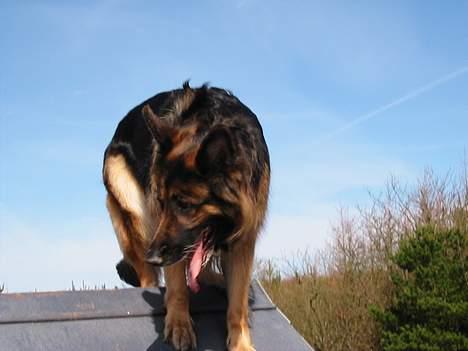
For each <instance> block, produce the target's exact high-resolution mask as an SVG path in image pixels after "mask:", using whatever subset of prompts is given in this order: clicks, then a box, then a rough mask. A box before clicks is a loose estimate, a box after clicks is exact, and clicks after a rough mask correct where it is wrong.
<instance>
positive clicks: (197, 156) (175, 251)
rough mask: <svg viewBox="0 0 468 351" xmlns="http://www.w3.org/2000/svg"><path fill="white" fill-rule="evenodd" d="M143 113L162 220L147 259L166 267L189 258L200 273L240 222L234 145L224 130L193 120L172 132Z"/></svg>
mask: <svg viewBox="0 0 468 351" xmlns="http://www.w3.org/2000/svg"><path fill="white" fill-rule="evenodd" d="M142 113H143V116H144V118H145V121H146V123H147V125H148V128H149V130H150V131H151V133H152V135H153V137H154V138H155V140H156V142H157V144H158V146H159V151H158V155H157V157H155V164H154V167H153V171H152V174H151V177H152V182H153V189H154V193H153V194H151V196H152V197H153V200H154V201H157V202H158V207H159V208H160V216H159V218H158V219H157V221H158V223H157V226H156V229H155V233H154V236H153V240H152V242H151V245H150V248H149V250H148V252H147V261H148V262H150V263H152V264H155V265H169V264H173V263H175V262H177V261H179V260H181V259H182V258H189V259H190V262H191V264H190V268H191V269H195V270H199V269H201V267H202V265H203V262H205V261H207V259H208V258H209V256H210V255H211V253H212V252H213V250H214V249H215V248H217V247H220V246H222V245H224V243H225V242H226V241H227V240H228V239H229V236H230V235H231V234H232V233H233V231H235V228H236V222H237V221H238V218H239V205H238V204H237V199H238V196H237V194H236V193H235V192H236V189H233V184H234V183H233V182H235V178H236V176H237V177H240V175H239V174H238V173H239V172H238V171H236V169H235V145H234V143H233V141H232V138H231V135H230V133H229V131H228V130H227V129H226V128H225V127H222V126H219V127H215V128H210V129H209V130H208V131H204V129H203V128H202V126H199V125H197V124H196V123H195V122H193V123H188V124H187V125H185V126H183V127H179V128H174V127H172V126H171V125H170V123H169V122H167V121H166V120H164V119H162V118H159V117H158V116H156V115H155V114H154V113H153V111H152V110H151V108H150V107H149V106H148V105H146V106H145V107H144V108H143V110H142ZM195 275H196V274H195Z"/></svg>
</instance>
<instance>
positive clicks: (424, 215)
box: [257, 164, 468, 351]
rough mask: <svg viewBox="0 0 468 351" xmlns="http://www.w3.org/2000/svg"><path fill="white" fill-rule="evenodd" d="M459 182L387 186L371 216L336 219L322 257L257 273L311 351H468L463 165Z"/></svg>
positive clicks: (466, 179) (467, 209) (467, 198)
mask: <svg viewBox="0 0 468 351" xmlns="http://www.w3.org/2000/svg"><path fill="white" fill-rule="evenodd" d="M460 173H461V174H458V175H451V176H450V175H449V176H447V177H445V178H443V179H441V178H440V177H437V176H435V175H434V173H433V172H431V171H426V172H425V174H424V175H423V177H422V179H421V180H420V181H419V182H418V183H417V185H416V186H414V187H407V186H403V185H402V184H401V183H400V182H399V181H398V180H397V179H394V178H392V179H390V181H389V182H388V185H387V187H386V189H385V191H384V192H383V193H382V194H379V195H377V196H375V195H370V197H371V200H372V201H371V205H370V206H367V207H365V208H359V207H358V208H357V209H355V210H353V211H347V210H342V211H341V212H340V216H339V220H338V222H337V223H336V224H335V225H334V226H333V228H332V233H333V240H332V242H331V243H330V245H329V246H328V247H327V248H326V249H325V250H323V251H321V252H318V253H314V254H313V255H312V254H309V253H302V255H301V256H300V257H299V258H298V257H297V256H296V257H295V258H294V259H290V260H287V261H286V262H282V263H278V262H274V261H266V262H260V263H259V265H258V267H259V268H258V272H257V275H258V277H259V278H260V279H261V281H262V283H263V285H264V286H265V288H266V290H267V291H268V293H269V294H270V296H271V297H272V299H273V301H274V302H275V303H276V304H277V305H278V306H279V308H280V309H281V310H282V311H283V312H284V313H285V314H286V315H287V317H288V318H289V319H290V320H291V322H292V324H293V325H294V326H295V328H296V329H297V330H298V331H299V332H300V333H301V334H302V335H303V336H304V337H305V338H306V340H307V341H308V342H309V343H310V344H311V345H313V346H314V348H315V349H316V351H343V350H362V351H366V350H385V351H397V350H401V351H403V350H433V351H436V350H468V176H467V167H466V164H465V166H464V167H463V169H462V170H461V172H460ZM310 235H311V236H313V235H314V233H310ZM285 266H286V267H288V269H284V267H285Z"/></svg>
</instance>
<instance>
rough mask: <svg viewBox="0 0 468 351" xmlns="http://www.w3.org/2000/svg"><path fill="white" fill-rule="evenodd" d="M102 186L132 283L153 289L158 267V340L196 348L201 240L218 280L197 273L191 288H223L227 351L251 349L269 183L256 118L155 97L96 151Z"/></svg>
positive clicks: (194, 93)
mask: <svg viewBox="0 0 468 351" xmlns="http://www.w3.org/2000/svg"><path fill="white" fill-rule="evenodd" d="M103 177H104V184H105V186H106V189H107V192H108V194H107V208H108V210H109V214H110V217H111V219H112V224H113V226H114V229H115V232H116V234H117V238H118V241H119V244H120V248H121V250H122V253H123V255H124V260H125V262H127V263H129V264H130V265H131V266H132V267H133V269H134V271H135V272H136V275H137V278H136V279H135V280H134V281H135V282H139V284H140V285H141V286H143V287H148V286H152V285H155V284H157V283H158V279H159V268H158V267H159V266H164V274H165V281H166V286H167V293H166V307H167V315H166V322H165V336H166V338H168V339H169V340H170V341H171V342H172V344H173V345H174V346H175V347H176V349H180V350H186V349H190V348H192V347H194V346H195V335H194V333H193V329H192V324H191V318H190V315H189V306H188V288H187V282H186V270H187V267H186V266H187V262H189V260H190V257H191V255H192V254H193V252H192V250H193V247H194V246H195V245H196V243H197V242H199V241H200V240H204V243H205V245H206V247H208V248H209V252H210V253H217V257H219V258H220V259H219V261H220V263H221V267H222V270H221V271H222V274H223V276H224V278H223V277H222V276H221V275H217V274H216V273H214V272H213V271H212V270H211V268H210V267H211V265H210V264H206V265H204V270H203V271H202V273H201V274H200V279H201V280H204V281H211V282H217V283H222V282H223V279H224V280H225V283H226V284H225V285H226V288H227V294H228V299H229V306H228V313H227V323H228V325H227V327H228V340H227V345H228V349H229V350H239V351H240V350H253V346H252V343H251V339H250V332H249V329H248V289H249V282H250V279H251V272H252V264H253V258H254V249H255V241H256V239H257V235H258V233H259V231H260V229H261V226H262V223H263V220H264V217H265V211H266V207H267V200H268V190H269V181H270V164H269V155H268V149H267V146H266V143H265V140H264V137H263V132H262V128H261V126H260V124H259V122H258V120H257V118H256V116H255V114H254V113H253V112H252V111H250V110H249V109H248V108H247V107H246V106H245V105H243V104H242V103H241V102H240V101H239V100H238V99H237V98H236V97H235V96H234V95H232V94H231V93H230V92H227V91H225V90H222V89H218V88H211V87H208V86H202V87H200V88H196V89H194V88H191V87H190V86H189V85H188V83H185V84H184V86H183V88H182V89H177V90H173V91H169V92H164V93H160V94H158V95H156V96H154V97H152V98H150V99H149V100H147V101H145V102H143V103H142V104H140V105H138V106H137V107H135V108H134V109H133V110H131V111H130V112H129V113H128V114H127V116H125V118H124V119H123V120H122V121H121V122H120V123H119V125H118V127H117V130H116V132H115V135H114V137H113V138H112V141H111V143H110V144H109V146H108V147H107V149H106V152H105V156H104V167H103ZM207 258H209V257H207Z"/></svg>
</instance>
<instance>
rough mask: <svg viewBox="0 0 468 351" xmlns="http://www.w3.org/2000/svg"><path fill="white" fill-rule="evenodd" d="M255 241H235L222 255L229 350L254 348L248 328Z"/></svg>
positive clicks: (252, 350)
mask: <svg viewBox="0 0 468 351" xmlns="http://www.w3.org/2000/svg"><path fill="white" fill-rule="evenodd" d="M254 248H255V243H254V242H251V241H250V240H249V241H246V242H242V241H240V242H236V243H235V244H234V245H233V246H232V247H230V248H229V250H228V251H227V253H226V254H225V257H224V260H223V261H224V262H223V266H224V267H223V270H224V271H225V272H224V274H225V276H226V281H227V291H228V299H229V306H228V313H227V327H228V339H227V346H228V349H229V351H255V349H254V347H253V345H252V341H251V339H250V331H249V321H248V318H249V310H248V308H249V306H248V299H249V285H250V279H251V275H252V265H253V258H254Z"/></svg>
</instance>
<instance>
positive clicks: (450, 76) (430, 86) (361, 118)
mask: <svg viewBox="0 0 468 351" xmlns="http://www.w3.org/2000/svg"><path fill="white" fill-rule="evenodd" d="M465 73H468V66H464V67H461V68H459V69H457V70H456V71H453V72H451V73H449V74H446V75H445V76H443V77H441V78H439V79H436V80H434V81H432V82H430V83H428V84H425V85H423V86H421V87H419V88H417V89H415V90H413V91H411V92H410V93H408V94H406V95H403V96H402V97H400V98H398V99H396V100H393V101H392V102H390V103H388V104H386V105H383V106H381V107H379V108H376V109H375V110H372V111H370V112H368V113H366V114H364V115H362V116H359V117H357V118H355V119H353V120H352V121H350V122H348V123H345V124H344V125H342V126H341V127H339V128H337V129H335V130H333V131H331V132H329V133H328V134H325V135H323V136H322V137H320V138H319V139H317V140H316V141H315V143H314V144H315V145H317V144H321V143H323V142H324V141H327V140H330V139H331V138H333V137H334V136H336V135H338V134H341V133H343V132H345V131H347V130H349V129H351V128H353V127H355V126H357V125H359V124H361V123H363V122H365V121H368V120H370V119H372V118H374V117H376V116H378V115H379V114H381V113H383V112H385V111H387V110H389V109H391V108H393V107H395V106H398V105H401V104H402V103H404V102H406V101H409V100H411V99H414V98H416V97H418V96H420V95H422V94H424V93H427V92H428V91H430V90H432V89H435V88H436V87H438V86H439V85H442V84H444V83H446V82H448V81H451V80H453V79H455V78H458V77H460V76H461V75H463V74H465Z"/></svg>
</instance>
